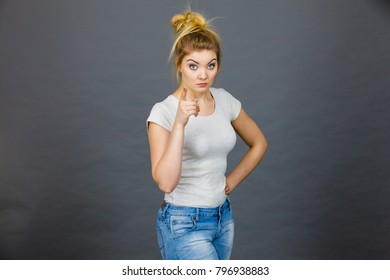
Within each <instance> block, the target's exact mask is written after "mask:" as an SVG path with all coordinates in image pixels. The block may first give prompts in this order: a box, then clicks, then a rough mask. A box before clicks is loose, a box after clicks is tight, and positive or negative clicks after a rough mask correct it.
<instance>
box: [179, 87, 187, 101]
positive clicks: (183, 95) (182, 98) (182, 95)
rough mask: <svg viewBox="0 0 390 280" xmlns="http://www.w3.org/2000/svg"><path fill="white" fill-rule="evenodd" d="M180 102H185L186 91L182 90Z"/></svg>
mask: <svg viewBox="0 0 390 280" xmlns="http://www.w3.org/2000/svg"><path fill="white" fill-rule="evenodd" d="M180 100H183V101H186V100H187V89H186V88H184V89H183V91H182V92H181V96H180Z"/></svg>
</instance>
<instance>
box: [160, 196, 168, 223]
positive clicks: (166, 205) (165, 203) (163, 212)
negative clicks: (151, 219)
mask: <svg viewBox="0 0 390 280" xmlns="http://www.w3.org/2000/svg"><path fill="white" fill-rule="evenodd" d="M161 206H162V208H161V211H162V217H163V219H165V212H167V209H168V206H169V204H168V203H167V202H166V201H165V200H164V202H163V204H162V205H161Z"/></svg>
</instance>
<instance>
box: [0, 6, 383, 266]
mask: <svg viewBox="0 0 390 280" xmlns="http://www.w3.org/2000/svg"><path fill="white" fill-rule="evenodd" d="M187 3H190V4H191V7H192V9H193V10H196V11H200V12H202V13H203V14H204V15H205V16H206V17H207V18H216V19H215V20H214V21H213V23H214V26H215V28H216V29H217V30H218V32H219V34H220V35H221V39H222V52H223V57H222V69H221V72H220V74H219V76H218V79H217V82H216V84H215V87H222V88H224V89H226V90H227V91H229V92H230V93H232V94H233V95H234V96H235V97H236V98H237V99H239V100H240V101H241V103H242V105H243V108H244V109H245V110H246V111H247V112H248V113H249V115H250V116H251V117H252V118H253V119H254V120H255V121H256V122H257V123H258V124H259V125H260V127H261V128H262V130H263V132H264V134H265V136H266V138H267V140H268V143H269V149H268V151H267V154H266V156H265V157H264V159H263V162H262V163H261V164H260V165H259V167H258V168H257V169H256V170H255V171H254V172H253V173H252V174H251V175H250V177H249V178H248V179H247V180H246V181H245V182H244V183H242V185H241V186H240V187H239V188H238V189H237V190H236V191H234V192H233V194H232V195H231V199H232V203H233V211H234V216H235V222H236V235H235V243H234V248H233V253H232V258H233V259H390V240H389V236H390V203H389V202H390V169H389V168H390V148H389V139H390V113H389V105H390V79H389V74H390V51H389V50H390V32H389V30H390V4H389V3H388V1H384V0H382V1H380V0H344V1H339V0H317V1H312V0H299V1H290V0H273V1H265V0H264V1H249V0H246V1H223V0H216V1H206V0H202V1H174V0H170V1H161V0H148V1H135V0H129V1H127V0H113V1H102V0H98V1H97V0H84V1H74V0H72V1H59V0H36V1H28V0H2V1H0V258H1V259H159V258H160V254H159V249H158V246H157V237H156V229H155V219H156V213H157V209H158V207H159V205H160V203H161V201H162V199H163V194H162V193H161V192H160V191H159V190H158V188H157V186H156V185H155V183H154V182H153V180H152V177H151V172H150V158H149V145H148V139H147V132H146V125H145V121H146V118H147V116H148V115H149V112H150V110H151V108H152V106H153V105H154V104H155V103H156V102H159V101H161V100H163V99H164V98H165V97H166V96H168V95H169V94H171V93H172V92H173V91H174V90H175V86H176V84H175V80H174V76H173V75H172V69H171V65H170V63H169V62H168V54H169V51H170V47H171V44H172V30H171V28H170V19H171V17H172V16H173V15H174V14H176V13H179V12H181V11H183V10H184V9H185V7H186V6H187ZM245 149H246V148H245V145H244V144H243V143H242V141H238V143H237V145H236V148H235V149H234V151H233V152H232V153H231V154H230V155H229V166H228V169H229V170H231V168H232V166H234V165H235V164H236V163H237V162H238V161H239V160H240V157H241V155H242V154H243V153H244V152H245Z"/></svg>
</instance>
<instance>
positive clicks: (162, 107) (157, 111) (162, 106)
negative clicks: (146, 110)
mask: <svg viewBox="0 0 390 280" xmlns="http://www.w3.org/2000/svg"><path fill="white" fill-rule="evenodd" d="M177 106H178V102H177V101H176V98H175V97H174V96H171V95H170V96H168V97H167V98H165V99H164V100H163V101H161V102H158V103H156V104H154V106H153V108H152V110H151V111H150V114H149V117H148V119H147V121H146V122H147V123H149V122H154V123H157V124H159V125H160V126H162V127H164V128H165V129H167V130H169V131H170V130H171V128H172V125H173V121H174V119H175V114H176V110H177Z"/></svg>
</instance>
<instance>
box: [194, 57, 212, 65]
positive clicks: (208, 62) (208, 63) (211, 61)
mask: <svg viewBox="0 0 390 280" xmlns="http://www.w3.org/2000/svg"><path fill="white" fill-rule="evenodd" d="M214 60H217V59H216V58H213V59H212V60H210V61H209V62H208V63H207V64H210V63H211V62H212V61H214ZM187 61H192V62H195V63H196V64H199V62H197V61H195V60H193V59H191V58H190V59H187Z"/></svg>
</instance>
